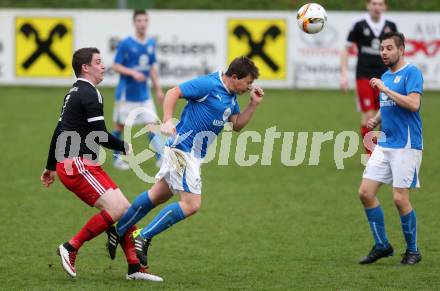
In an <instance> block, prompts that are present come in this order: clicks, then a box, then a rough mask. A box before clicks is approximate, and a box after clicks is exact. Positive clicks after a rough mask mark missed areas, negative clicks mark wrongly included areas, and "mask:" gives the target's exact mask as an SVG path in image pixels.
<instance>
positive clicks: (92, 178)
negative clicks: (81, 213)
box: [57, 157, 118, 206]
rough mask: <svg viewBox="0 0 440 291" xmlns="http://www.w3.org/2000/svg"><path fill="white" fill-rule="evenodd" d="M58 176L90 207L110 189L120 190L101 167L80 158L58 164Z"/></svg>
mask: <svg viewBox="0 0 440 291" xmlns="http://www.w3.org/2000/svg"><path fill="white" fill-rule="evenodd" d="M57 174H58V177H59V178H60V181H61V182H62V183H63V184H64V186H66V188H67V189H69V190H70V191H72V192H73V193H75V195H76V196H78V198H79V199H81V200H82V201H84V202H85V203H87V204H88V205H90V206H94V205H95V203H96V200H98V199H99V197H101V195H102V194H104V193H105V191H107V190H108V189H117V188H118V186H117V185H116V184H115V183H114V182H113V181H112V179H111V178H110V177H109V176H108V175H107V173H106V172H104V170H103V169H102V168H101V167H100V166H99V165H96V164H94V163H92V162H91V161H89V160H86V159H83V158H80V157H76V158H72V159H67V160H64V161H63V162H61V163H57Z"/></svg>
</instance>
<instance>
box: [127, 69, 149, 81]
mask: <svg viewBox="0 0 440 291" xmlns="http://www.w3.org/2000/svg"><path fill="white" fill-rule="evenodd" d="M131 76H132V77H133V79H135V80H136V81H138V82H143V81H145V80H146V78H145V75H144V74H143V73H141V72H138V71H133V72H132V74H131Z"/></svg>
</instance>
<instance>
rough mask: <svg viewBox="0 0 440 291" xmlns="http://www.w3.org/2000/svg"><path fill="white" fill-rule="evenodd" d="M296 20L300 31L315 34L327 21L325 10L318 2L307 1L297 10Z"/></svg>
mask: <svg viewBox="0 0 440 291" xmlns="http://www.w3.org/2000/svg"><path fill="white" fill-rule="evenodd" d="M296 21H297V22H298V26H299V28H300V29H301V30H302V31H304V32H305V33H309V34H315V33H318V32H320V31H321V30H322V29H323V28H324V26H325V24H326V22H327V12H326V11H325V9H324V7H322V6H321V5H319V4H316V3H307V4H305V5H303V6H302V7H301V8H300V9H299V10H298V13H297V15H296Z"/></svg>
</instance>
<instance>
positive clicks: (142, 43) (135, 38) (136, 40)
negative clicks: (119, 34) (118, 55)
mask: <svg viewBox="0 0 440 291" xmlns="http://www.w3.org/2000/svg"><path fill="white" fill-rule="evenodd" d="M131 38H132V39H133V40H134V41H135V42H137V43H139V44H141V45H146V44H147V43H148V37H147V36H145V41H142V40H140V39H139V38H137V37H136V35H132V36H131Z"/></svg>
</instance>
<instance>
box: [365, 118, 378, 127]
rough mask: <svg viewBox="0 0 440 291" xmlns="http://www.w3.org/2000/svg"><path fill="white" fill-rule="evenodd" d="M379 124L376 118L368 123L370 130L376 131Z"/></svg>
mask: <svg viewBox="0 0 440 291" xmlns="http://www.w3.org/2000/svg"><path fill="white" fill-rule="evenodd" d="M378 123H379V122H377V120H376V119H375V118H370V119H368V121H367V128H368V129H374V128H375V127H376V126H377V124H378Z"/></svg>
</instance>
